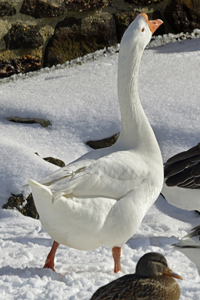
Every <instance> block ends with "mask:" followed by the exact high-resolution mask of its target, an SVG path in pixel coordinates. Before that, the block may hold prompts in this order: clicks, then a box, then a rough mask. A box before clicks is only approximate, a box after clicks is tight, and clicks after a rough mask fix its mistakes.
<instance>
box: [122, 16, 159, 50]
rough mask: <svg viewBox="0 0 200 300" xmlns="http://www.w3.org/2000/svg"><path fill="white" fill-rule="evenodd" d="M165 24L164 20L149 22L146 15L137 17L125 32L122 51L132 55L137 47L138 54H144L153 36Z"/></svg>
mask: <svg viewBox="0 0 200 300" xmlns="http://www.w3.org/2000/svg"><path fill="white" fill-rule="evenodd" d="M162 23H163V21H162V20H160V19H157V20H148V16H147V14H145V13H141V14H139V15H137V17H136V18H135V20H134V21H133V22H132V23H131V24H130V25H129V27H128V28H127V29H126V31H125V32H124V35H123V37H122V40H121V44H120V51H122V49H123V52H127V54H128V53H130V54H131V52H132V51H133V49H134V48H135V47H137V50H138V52H142V51H143V50H144V48H145V47H146V45H147V44H148V43H149V42H150V40H151V37H152V34H153V33H154V32H155V31H156V29H157V28H158V27H159V26H160V25H161V24H162Z"/></svg>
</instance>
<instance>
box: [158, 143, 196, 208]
mask: <svg viewBox="0 0 200 300" xmlns="http://www.w3.org/2000/svg"><path fill="white" fill-rule="evenodd" d="M164 177H165V182H164V185H163V189H162V192H161V193H162V194H163V195H164V197H165V198H166V200H167V201H168V202H169V203H170V204H172V205H174V206H177V207H179V208H182V209H186V210H198V211H200V143H198V144H197V145H196V146H195V147H192V148H191V149H189V150H187V151H184V152H181V153H178V154H176V155H174V156H172V157H171V158H169V159H168V160H167V162H166V163H165V167H164Z"/></svg>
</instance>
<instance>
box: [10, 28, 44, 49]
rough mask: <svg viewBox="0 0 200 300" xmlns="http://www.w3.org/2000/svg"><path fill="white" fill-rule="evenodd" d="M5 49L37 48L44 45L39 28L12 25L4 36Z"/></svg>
mask: <svg viewBox="0 0 200 300" xmlns="http://www.w3.org/2000/svg"><path fill="white" fill-rule="evenodd" d="M4 40H5V43H6V49H20V48H38V47H40V46H41V45H43V43H44V39H43V37H42V35H41V34H40V32H39V26H35V25H32V26H31V25H29V26H23V25H21V24H18V25H12V27H11V29H10V30H9V31H8V33H7V34H6V35H5V36H4Z"/></svg>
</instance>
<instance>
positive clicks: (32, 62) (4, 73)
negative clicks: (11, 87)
mask: <svg viewBox="0 0 200 300" xmlns="http://www.w3.org/2000/svg"><path fill="white" fill-rule="evenodd" d="M40 69H41V61H40V59H38V58H35V57H32V56H30V55H27V56H24V57H21V58H19V59H12V60H8V59H4V60H1V61H0V78H5V77H9V76H11V75H13V74H18V73H27V72H30V71H37V70H40Z"/></svg>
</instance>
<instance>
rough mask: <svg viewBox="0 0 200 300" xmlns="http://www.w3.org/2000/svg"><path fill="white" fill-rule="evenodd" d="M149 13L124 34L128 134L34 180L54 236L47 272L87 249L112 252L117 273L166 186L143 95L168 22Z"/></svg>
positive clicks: (121, 93) (122, 75)
mask: <svg viewBox="0 0 200 300" xmlns="http://www.w3.org/2000/svg"><path fill="white" fill-rule="evenodd" d="M162 23H163V22H162V21H161V20H155V21H149V20H148V17H147V15H146V14H144V13H142V14H140V15H138V16H137V18H136V19H135V20H134V21H133V22H132V23H131V24H130V26H129V27H128V29H127V30H126V32H125V33H124V35H123V38H122V41H121V46H120V53H119V59H118V97H119V103H120V110H121V133H120V136H119V138H118V140H117V142H116V143H115V144H114V145H113V146H111V147H109V148H104V149H99V150H93V151H91V152H89V153H87V154H85V155H83V156H82V157H80V158H79V159H78V160H76V161H75V162H72V163H71V164H69V165H68V166H66V167H63V168H61V169H59V170H58V171H56V172H53V173H52V174H50V175H49V176H47V177H46V178H44V179H42V180H40V181H39V182H36V181H33V180H29V181H28V183H29V185H30V186H31V189H32V192H33V197H34V201H35V205H36V208H37V210H38V212H39V215H40V220H41V223H42V226H43V227H44V229H45V230H46V231H47V232H48V233H49V235H50V236H51V237H52V238H53V239H54V243H53V246H52V249H51V251H50V253H49V255H48V256H47V260H46V263H45V265H44V267H46V268H51V269H52V270H54V256H55V252H56V250H57V248H58V246H59V244H63V245H66V246H68V247H72V248H76V249H80V250H93V249H95V248H98V247H100V246H102V245H105V246H108V247H111V248H112V252H113V258H114V264H115V266H114V272H118V271H119V270H121V264H120V254H121V247H122V246H123V245H124V243H126V241H127V240H128V239H129V238H130V237H131V236H132V235H133V234H134V233H135V231H136V230H137V229H138V227H139V225H140V223H141V221H142V219H143V217H144V215H145V214H146V212H147V211H148V209H149V208H150V206H151V205H152V204H153V203H154V201H155V200H156V199H157V197H158V195H159V193H160V191H161V189H162V185H163V162H162V157H161V153H160V149H159V146H158V143H157V140H156V138H155V135H154V133H153V130H152V128H151V126H150V124H149V122H148V120H147V118H146V115H145V113H144V111H143V109H142V106H141V103H140V100H139V95H138V75H139V74H138V73H139V65H140V60H141V57H142V53H143V51H144V48H145V46H146V45H147V43H148V42H149V41H150V39H151V36H152V33H153V32H154V31H155V30H156V29H157V28H158V27H159V26H160V25H161V24H162Z"/></svg>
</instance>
